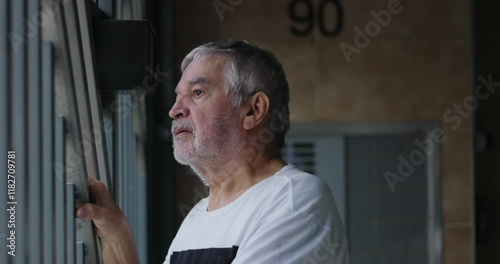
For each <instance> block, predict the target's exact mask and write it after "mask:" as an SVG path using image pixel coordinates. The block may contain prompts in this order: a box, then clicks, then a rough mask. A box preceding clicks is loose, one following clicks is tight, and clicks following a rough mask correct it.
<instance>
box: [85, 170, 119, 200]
mask: <svg viewBox="0 0 500 264" xmlns="http://www.w3.org/2000/svg"><path fill="white" fill-rule="evenodd" d="M88 183H89V187H90V191H91V192H92V194H93V195H94V197H95V199H96V203H97V204H101V205H104V206H111V205H114V202H113V197H111V194H110V193H109V191H108V189H107V188H106V186H105V185H104V183H102V182H101V181H98V180H96V179H94V178H91V177H89V178H88Z"/></svg>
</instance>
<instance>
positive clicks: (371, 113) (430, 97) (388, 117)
mask: <svg viewBox="0 0 500 264" xmlns="http://www.w3.org/2000/svg"><path fill="white" fill-rule="evenodd" d="M221 2H224V3H228V2H227V0H221ZM232 2H238V1H235V0H233V1H232ZM289 2H291V1H288V0H287V1H285V0H280V1H277V0H275V1H269V0H267V1H266V0H243V1H242V3H241V4H240V5H237V6H235V7H234V10H233V11H228V12H225V13H224V20H223V21H221V20H220V19H219V17H218V15H217V13H216V11H215V9H214V7H213V5H212V3H213V1H211V0H210V1H206V0H205V1H202V0H197V1H176V5H177V6H176V30H177V33H176V46H177V51H176V53H177V58H176V61H177V62H179V61H180V59H182V57H183V56H184V55H185V54H186V52H188V51H189V50H190V49H192V48H193V47H195V46H197V45H199V44H200V43H202V42H206V41H212V40H217V39H223V38H244V39H247V40H249V41H251V42H254V43H256V44H257V45H259V46H261V47H264V48H266V49H268V50H270V51H272V52H273V53H275V54H276V55H277V57H278V58H279V59H280V60H281V62H282V63H283V65H284V68H285V71H286V73H287V76H288V79H289V82H290V89H291V90H290V93H291V105H290V106H291V114H292V122H315V121H414V120H440V121H441V123H442V126H443V128H444V131H445V133H446V135H448V140H446V141H445V142H444V143H443V145H442V186H443V187H442V196H443V199H442V213H443V240H444V241H443V242H444V263H447V264H448V263H449V264H452V263H453V264H459V263H471V262H472V257H473V248H474V247H473V228H472V221H473V208H472V204H473V202H472V198H473V191H472V190H473V188H472V172H471V171H472V149H471V146H472V136H471V130H472V129H471V119H470V117H469V118H461V121H463V122H462V124H461V125H460V126H459V127H458V128H457V129H454V128H452V125H453V124H454V123H453V122H446V121H445V120H444V119H443V114H444V113H445V111H446V110H448V109H453V106H454V104H463V102H464V99H465V98H466V97H467V96H468V95H469V94H470V91H471V85H470V83H471V81H472V78H473V77H472V76H471V70H470V69H471V65H470V63H471V60H470V49H471V42H470V26H469V24H470V23H471V21H470V20H471V18H470V15H469V13H468V10H469V7H468V2H467V1H465V0H458V1H451V0H444V1H430V0H412V1H409V0H406V1H402V2H401V8H402V10H401V12H400V13H398V14H394V15H393V16H392V19H391V22H390V23H389V24H388V25H387V27H381V31H380V34H379V35H377V36H374V37H373V38H371V42H370V43H369V44H368V45H367V46H366V47H365V48H362V49H361V52H360V53H359V54H353V55H352V56H351V59H352V61H351V63H348V62H347V60H346V58H345V57H344V55H343V53H342V51H341V49H340V47H339V45H340V44H341V43H342V42H347V43H349V44H351V45H353V39H354V36H355V34H356V33H355V31H354V29H353V28H354V27H356V26H358V27H360V28H364V27H365V24H366V23H367V22H369V21H373V20H374V19H373V17H372V16H371V14H370V11H372V10H374V11H377V12H378V11H380V10H382V9H387V4H388V2H389V1H388V0H370V1H368V0H367V1H361V0H349V1H343V6H344V14H345V27H344V30H343V32H342V33H341V34H340V35H339V36H337V37H334V38H328V37H325V36H323V35H321V34H320V33H319V30H318V27H317V26H316V27H315V28H314V30H313V33H312V34H310V35H309V36H307V37H303V38H298V37H296V36H293V35H292V34H291V33H290V31H289V27H290V25H291V24H292V22H291V20H290V18H289V17H288V13H287V12H288V4H289ZM312 2H313V3H314V6H316V7H317V6H318V3H319V2H320V1H319V0H313V1H312ZM328 10H330V12H331V11H332V9H328ZM330 22H331V21H330ZM191 189H192V187H189V189H188V190H187V191H188V192H190V193H192V191H191Z"/></svg>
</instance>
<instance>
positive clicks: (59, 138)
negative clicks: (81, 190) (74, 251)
mask: <svg viewBox="0 0 500 264" xmlns="http://www.w3.org/2000/svg"><path fill="white" fill-rule="evenodd" d="M54 132H55V139H56V140H55V146H54V150H55V164H58V166H56V167H55V168H54V169H55V176H56V178H55V202H56V203H55V224H56V239H55V246H56V247H55V248H56V262H55V263H58V264H64V263H65V259H66V257H65V254H66V234H65V230H66V228H65V222H64V211H65V210H66V204H65V200H66V199H65V198H66V194H65V188H66V187H65V185H66V170H65V167H66V166H65V158H66V155H65V148H66V143H65V140H64V137H65V136H64V134H65V133H64V117H62V116H58V117H57V118H56V122H55V131H54Z"/></svg>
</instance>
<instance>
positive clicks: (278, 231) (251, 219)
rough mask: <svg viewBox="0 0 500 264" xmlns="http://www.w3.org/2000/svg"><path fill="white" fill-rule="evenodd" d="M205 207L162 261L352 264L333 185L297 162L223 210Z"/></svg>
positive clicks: (182, 230)
mask: <svg viewBox="0 0 500 264" xmlns="http://www.w3.org/2000/svg"><path fill="white" fill-rule="evenodd" d="M207 206H208V200H207V198H205V199H203V200H201V201H200V202H199V203H198V204H197V205H196V206H195V207H194V208H193V209H192V210H191V211H190V212H189V214H188V215H187V217H186V219H184V222H183V223H182V225H181V227H180V229H179V231H178V232H177V235H176V236H175V238H174V240H173V242H172V245H171V246H170V249H169V250H168V254H167V256H166V259H165V262H164V263H166V264H168V263H171V264H177V263H202V264H209V263H235V264H242V263H245V264H250V263H251V264H278V263H286V264H289V263H311V264H312V263H335V264H337V263H338V264H346V263H349V257H348V253H347V240H346V236H345V233H344V227H343V225H342V221H341V219H340V216H339V213H338V211H337V206H336V205H335V201H334V199H333V195H332V193H331V191H330V189H329V188H328V186H327V185H326V184H325V183H323V182H322V181H321V180H320V179H318V178H317V177H315V176H313V175H311V174H308V173H305V172H303V171H301V170H299V169H297V168H295V167H294V166H293V165H287V166H285V167H284V168H282V169H281V170H279V171H278V172H276V174H275V175H273V176H271V177H269V178H267V179H265V180H262V181H260V182H258V183H257V184H255V185H254V186H252V187H250V188H249V189H248V190H247V191H245V192H244V193H243V194H242V195H241V196H240V197H238V198H237V199H236V200H234V201H233V202H231V203H230V204H228V205H226V206H224V207H222V208H220V209H217V210H214V211H210V212H208V211H207Z"/></svg>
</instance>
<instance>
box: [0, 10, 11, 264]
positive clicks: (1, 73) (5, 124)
mask: <svg viewBox="0 0 500 264" xmlns="http://www.w3.org/2000/svg"><path fill="white" fill-rule="evenodd" d="M7 9H8V5H7V0H0V58H2V59H0V124H2V126H1V127H0V161H1V162H0V171H1V172H2V174H1V175H2V177H0V180H1V181H2V184H1V186H3V187H2V188H1V189H0V212H1V213H0V223H2V225H0V240H1V242H0V263H8V262H7V261H8V255H7V250H8V248H7V245H5V244H4V243H6V242H7V233H8V232H9V231H8V226H7V224H3V223H7V221H8V217H9V216H8V214H7V213H6V212H7V175H6V174H5V173H6V172H7V163H6V162H5V161H6V160H7V151H8V147H7V144H8V137H9V131H8V130H9V127H10V124H9V116H8V112H9V111H8V109H9V104H8V100H7V96H9V94H8V91H7V87H8V86H9V85H8V81H9V80H8V76H9V70H8V69H9V68H10V67H9V60H8V52H9V51H8V50H9V49H8V48H9V46H8V42H7V41H8V39H7V37H6V36H7V32H8V31H9V16H8V12H7ZM4 175H5V177H4Z"/></svg>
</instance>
